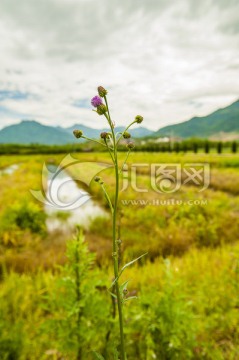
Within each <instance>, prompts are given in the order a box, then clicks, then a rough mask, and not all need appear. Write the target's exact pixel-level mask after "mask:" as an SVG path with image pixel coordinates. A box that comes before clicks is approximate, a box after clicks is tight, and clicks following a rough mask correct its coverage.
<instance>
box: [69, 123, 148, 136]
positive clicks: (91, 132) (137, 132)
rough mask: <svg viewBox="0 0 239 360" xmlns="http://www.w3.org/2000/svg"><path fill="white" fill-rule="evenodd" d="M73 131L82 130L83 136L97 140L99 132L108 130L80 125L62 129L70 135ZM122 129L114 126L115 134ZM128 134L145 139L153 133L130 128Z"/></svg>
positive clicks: (143, 129) (122, 127) (145, 129)
mask: <svg viewBox="0 0 239 360" xmlns="http://www.w3.org/2000/svg"><path fill="white" fill-rule="evenodd" d="M62 129H63V128H62ZM74 129H80V130H82V131H83V133H84V134H86V135H87V136H88V137H91V138H98V137H99V134H100V133H101V132H103V131H106V132H107V131H109V128H105V129H101V130H99V129H93V128H90V127H87V126H85V125H82V124H75V125H73V126H71V127H69V128H64V130H66V131H68V132H69V133H71V134H72V131H73V130H74ZM124 129H125V127H124V126H116V128H115V130H116V132H122V131H123V130H124ZM129 132H130V134H131V135H132V137H135V138H141V137H145V136H149V135H152V134H153V131H151V130H149V129H147V128H146V127H143V126H140V127H132V128H130V130H129Z"/></svg>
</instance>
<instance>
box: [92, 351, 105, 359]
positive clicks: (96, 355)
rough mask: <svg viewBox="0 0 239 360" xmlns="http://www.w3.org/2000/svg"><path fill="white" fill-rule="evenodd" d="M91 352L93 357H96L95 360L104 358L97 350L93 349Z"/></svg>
mask: <svg viewBox="0 0 239 360" xmlns="http://www.w3.org/2000/svg"><path fill="white" fill-rule="evenodd" d="M93 354H94V357H95V359H97V360H105V358H104V357H103V356H102V355H100V354H99V353H98V352H96V351H93Z"/></svg>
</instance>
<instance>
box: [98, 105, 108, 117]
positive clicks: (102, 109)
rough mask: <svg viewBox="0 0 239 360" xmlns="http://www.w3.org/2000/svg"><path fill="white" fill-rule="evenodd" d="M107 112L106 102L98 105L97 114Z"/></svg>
mask: <svg viewBox="0 0 239 360" xmlns="http://www.w3.org/2000/svg"><path fill="white" fill-rule="evenodd" d="M106 112H107V107H106V106H105V105H104V104H101V105H99V106H97V114H99V115H104V114H105V113H106Z"/></svg>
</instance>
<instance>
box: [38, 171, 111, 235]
mask: <svg viewBox="0 0 239 360" xmlns="http://www.w3.org/2000/svg"><path fill="white" fill-rule="evenodd" d="M48 168H49V167H48ZM49 170H50V171H51V172H54V171H55V170H56V167H55V166H52V165H51V167H50V168H49ZM52 177H53V173H49V174H48V180H47V194H46V195H47V199H50V198H51V199H56V200H57V202H58V204H61V206H57V205H56V206H52V205H49V204H45V212H46V214H47V215H48V218H47V221H46V225H47V229H48V232H55V231H60V232H64V233H71V232H72V231H74V229H75V226H76V225H81V226H82V227H84V228H85V229H87V228H89V225H90V223H91V221H92V220H94V219H95V218H97V217H105V216H108V213H107V212H106V211H105V210H104V209H103V208H102V207H101V206H100V205H98V204H97V203H96V202H95V201H94V200H93V199H92V198H91V195H90V194H89V193H88V192H87V191H85V190H84V189H82V188H80V187H79V186H77V184H76V182H75V181H74V180H73V179H72V177H71V176H70V175H69V174H68V173H67V172H66V171H65V170H61V172H60V174H59V175H57V177H55V178H54V179H53V180H52ZM76 203H77V207H76V208H75V206H69V204H76ZM62 204H63V205H62ZM64 204H65V206H64ZM71 207H72V209H70V208H71ZM64 208H65V209H64ZM69 209H70V210H69Z"/></svg>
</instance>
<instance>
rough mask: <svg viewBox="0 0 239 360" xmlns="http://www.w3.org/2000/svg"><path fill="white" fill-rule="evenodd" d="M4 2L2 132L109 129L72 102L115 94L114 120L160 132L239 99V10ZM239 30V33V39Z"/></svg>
mask: <svg viewBox="0 0 239 360" xmlns="http://www.w3.org/2000/svg"><path fill="white" fill-rule="evenodd" d="M135 4H136V3H135V2H129V1H126V0H122V1H121V2H118V1H116V0H102V1H101V2H98V1H96V0H87V1H86V0H85V1H83V0H82V1H79V0H48V1H47V0H41V1H39V2H35V1H31V0H21V2H18V1H17V0H1V3H0V13H1V20H0V36H1V39H2V40H1V43H0V52H1V54H2V55H1V65H2V66H1V70H0V90H9V91H16V90H17V91H19V92H23V93H28V94H30V95H31V96H29V97H28V98H26V99H22V100H16V99H15V100H14V99H9V98H6V99H5V100H3V101H2V102H0V107H1V106H4V108H5V109H8V111H7V112H3V111H2V113H0V126H1V127H3V126H5V125H8V124H10V123H12V122H15V121H16V116H18V115H19V120H20V119H21V118H29V119H33V118H34V119H36V120H39V121H41V122H42V123H44V124H51V125H61V126H67V125H72V124H73V123H76V122H77V123H84V124H88V125H90V126H95V127H98V128H100V127H103V125H102V118H100V117H98V116H96V114H95V113H93V112H92V111H90V109H86V108H78V107H76V106H74V103H75V102H77V101H79V100H82V99H87V98H88V99H89V102H90V98H91V97H92V96H94V95H95V94H96V90H95V89H96V86H97V85H103V86H105V87H107V88H108V89H109V100H110V103H111V105H112V114H113V116H114V118H115V120H116V122H117V123H118V124H126V123H128V121H130V120H131V119H132V118H133V117H134V116H135V115H136V114H138V113H139V114H142V115H143V116H144V117H145V123H144V125H145V126H147V127H149V128H152V129H158V128H159V127H161V126H164V125H167V124H169V123H174V122H179V121H183V120H187V119H188V118H190V117H192V116H194V115H204V114H206V113H209V112H211V111H213V110H215V109H217V108H218V107H223V106H226V105H227V104H228V103H230V102H232V101H234V100H236V99H237V98H238V93H239V83H238V76H237V75H238V74H237V73H238V67H239V64H238V60H237V59H238V58H239V56H238V55H239V54H238V33H239V29H237V27H236V25H235V24H236V21H235V19H236V14H238V13H239V12H238V10H239V9H238V3H237V2H235V1H233V0H231V1H226V0H225V1H223V0H220V1H216V0H215V1H214V2H208V1H207V0H203V1H201V2H200V3H195V2H192V1H190V0H182V1H178V2H172V1H166V0H165V1H160V2H159V1H157V0H148V1H147V2H145V1H143V0H138V1H137V6H136V5H135ZM237 30H238V31H237Z"/></svg>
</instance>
